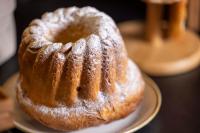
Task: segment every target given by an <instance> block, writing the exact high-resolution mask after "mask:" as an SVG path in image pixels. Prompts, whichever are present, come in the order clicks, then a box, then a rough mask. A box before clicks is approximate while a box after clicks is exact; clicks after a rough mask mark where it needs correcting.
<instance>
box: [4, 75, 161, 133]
mask: <svg viewBox="0 0 200 133" xmlns="http://www.w3.org/2000/svg"><path fill="white" fill-rule="evenodd" d="M17 79H18V74H15V75H13V76H12V77H11V78H10V79H9V80H8V81H7V82H6V83H5V84H4V87H5V90H4V91H5V93H7V94H8V95H9V96H11V97H12V98H13V99H14V100H15V99H16V98H15V88H16V84H17ZM144 79H145V82H146V88H145V96H144V99H143V101H142V103H141V104H140V106H139V107H138V108H137V110H136V111H135V112H133V113H131V114H130V115H129V116H127V117H126V118H124V119H121V120H117V121H114V122H111V123H109V124H106V125H101V126H97V127H91V128H85V129H82V130H78V131H74V132H73V133H94V132H95V133H102V132H103V133H115V132H127V133H129V132H135V131H137V130H139V129H140V128H142V127H144V126H145V125H147V124H148V123H149V122H150V121H151V120H152V119H153V118H154V117H155V116H156V114H157V113H158V111H159V109H160V106H161V94H160V91H159V89H158V87H157V85H156V84H155V83H154V82H153V81H152V80H151V79H150V78H149V77H147V76H145V75H144ZM15 103H16V100H15ZM14 124H15V126H16V127H17V128H19V129H20V130H22V131H25V132H29V133H57V132H58V131H56V130H53V129H51V128H48V127H45V126H43V125H42V124H40V123H38V122H37V121H35V120H33V119H31V118H30V117H29V116H27V115H26V114H25V113H24V112H23V111H22V110H21V109H20V108H19V105H18V104H17V103H16V104H15V111H14Z"/></svg>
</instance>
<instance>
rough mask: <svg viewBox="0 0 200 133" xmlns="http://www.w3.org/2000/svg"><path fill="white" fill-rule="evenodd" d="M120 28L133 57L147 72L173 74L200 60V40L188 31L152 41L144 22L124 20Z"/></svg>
mask: <svg viewBox="0 0 200 133" xmlns="http://www.w3.org/2000/svg"><path fill="white" fill-rule="evenodd" d="M119 29H120V31H121V34H122V36H123V38H124V40H125V44H126V48H127V51H128V54H129V57H130V58H131V59H133V60H134V61H135V62H136V63H137V64H138V65H139V67H140V68H141V69H142V70H143V71H144V72H146V73H148V74H150V75H153V76H169V75H175V74H181V73H185V72H188V71H190V70H192V69H194V68H195V67H197V66H198V65H199V63H200V41H199V38H198V36H197V35H195V34H194V33H192V32H190V31H186V32H185V33H184V34H183V35H182V36H181V37H180V38H178V39H171V40H170V39H168V40H163V41H161V42H160V43H159V44H156V45H155V44H151V43H150V42H148V41H146V40H145V39H144V23H142V22H133V21H128V22H123V23H121V24H119Z"/></svg>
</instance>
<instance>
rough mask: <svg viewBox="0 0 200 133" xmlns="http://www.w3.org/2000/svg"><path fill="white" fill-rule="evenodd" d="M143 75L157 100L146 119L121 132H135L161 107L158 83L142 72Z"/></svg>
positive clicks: (151, 118) (152, 117) (148, 121)
mask: <svg viewBox="0 0 200 133" xmlns="http://www.w3.org/2000/svg"><path fill="white" fill-rule="evenodd" d="M142 75H143V78H144V80H145V83H146V82H149V84H148V85H149V86H151V87H152V88H153V90H154V92H155V94H156V96H157V98H156V99H157V100H156V102H157V103H156V106H155V109H154V111H153V112H152V114H151V115H149V117H148V118H147V119H145V120H144V121H143V122H142V124H139V125H138V126H136V127H134V128H132V129H130V130H126V129H125V131H122V133H132V132H136V131H138V130H140V129H141V128H143V127H145V126H146V125H147V124H149V123H150V122H151V121H152V120H153V119H154V118H155V117H156V116H157V114H158V112H159V111H160V108H161V104H162V94H161V91H160V89H159V87H158V85H157V84H156V83H155V81H153V79H151V78H150V77H149V76H147V75H146V74H144V73H143V74H142ZM131 126H132V125H130V126H129V127H127V128H131Z"/></svg>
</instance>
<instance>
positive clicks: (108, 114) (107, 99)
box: [17, 7, 144, 131]
mask: <svg viewBox="0 0 200 133" xmlns="http://www.w3.org/2000/svg"><path fill="white" fill-rule="evenodd" d="M19 65H20V77H19V84H18V87H17V99H18V102H19V104H20V105H21V108H22V109H23V110H24V111H25V112H26V113H27V114H29V115H30V116H31V117H32V118H34V119H36V120H38V121H39V122H41V123H42V124H44V125H46V126H48V127H51V128H54V129H57V130H63V131H68V130H76V129H80V128H85V127H90V126H95V125H99V124H103V123H108V122H111V121H113V120H117V119H120V118H123V117H125V116H127V115H128V114H129V113H131V112H132V111H134V110H135V109H136V107H137V105H138V103H139V102H140V101H141V99H142V97H143V91H144V81H143V79H142V76H141V73H140V71H139V69H138V68H137V67H136V65H135V64H134V63H133V62H132V61H131V60H130V59H128V57H127V53H126V49H125V46H124V42H123V40H122V38H121V35H120V33H119V31H118V28H117V27H116V25H115V23H114V21H113V20H112V19H111V18H110V17H109V16H107V15H106V14H105V13H103V12H100V11H98V10H97V9H95V8H92V7H83V8H77V7H70V8H61V9H57V10H56V11H54V12H50V13H45V14H44V15H43V16H42V18H41V19H35V20H33V21H32V22H31V23H30V25H29V26H28V27H27V28H26V29H25V31H24V32H23V35H22V40H21V44H20V48H19Z"/></svg>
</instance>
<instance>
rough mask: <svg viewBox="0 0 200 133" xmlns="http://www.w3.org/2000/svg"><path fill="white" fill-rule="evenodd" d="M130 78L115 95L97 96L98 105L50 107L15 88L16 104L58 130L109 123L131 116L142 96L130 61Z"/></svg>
mask: <svg viewBox="0 0 200 133" xmlns="http://www.w3.org/2000/svg"><path fill="white" fill-rule="evenodd" d="M128 70H129V74H128V75H127V77H128V78H129V80H128V82H127V84H126V85H124V86H125V88H124V86H119V85H116V92H115V94H114V95H111V96H110V95H107V96H105V95H102V94H99V97H98V100H97V101H87V100H80V101H78V102H77V103H76V104H75V105H73V106H71V107H67V106H64V105H60V106H58V107H49V106H45V105H40V104H36V103H34V102H33V101H32V100H31V99H29V98H28V97H27V96H26V94H25V93H24V92H23V90H22V89H21V86H20V83H19V85H18V87H17V100H18V102H19V104H20V106H21V108H22V109H23V110H24V111H25V112H26V113H27V114H28V115H29V116H31V117H32V118H34V119H36V120H37V121H39V122H40V123H42V124H44V125H46V126H47V127H51V128H54V129H57V130H62V131H70V130H77V129H81V128H86V127H91V126H96V125H100V124H105V123H109V122H111V121H113V120H117V119H121V118H123V117H125V116H127V115H128V114H130V113H131V112H133V111H134V110H135V109H136V108H137V105H138V104H139V103H140V101H141V100H142V98H143V95H144V87H145V84H144V81H143V79H142V75H141V73H140V71H139V69H138V68H137V66H135V65H134V64H133V63H132V61H131V60H129V63H128Z"/></svg>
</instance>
